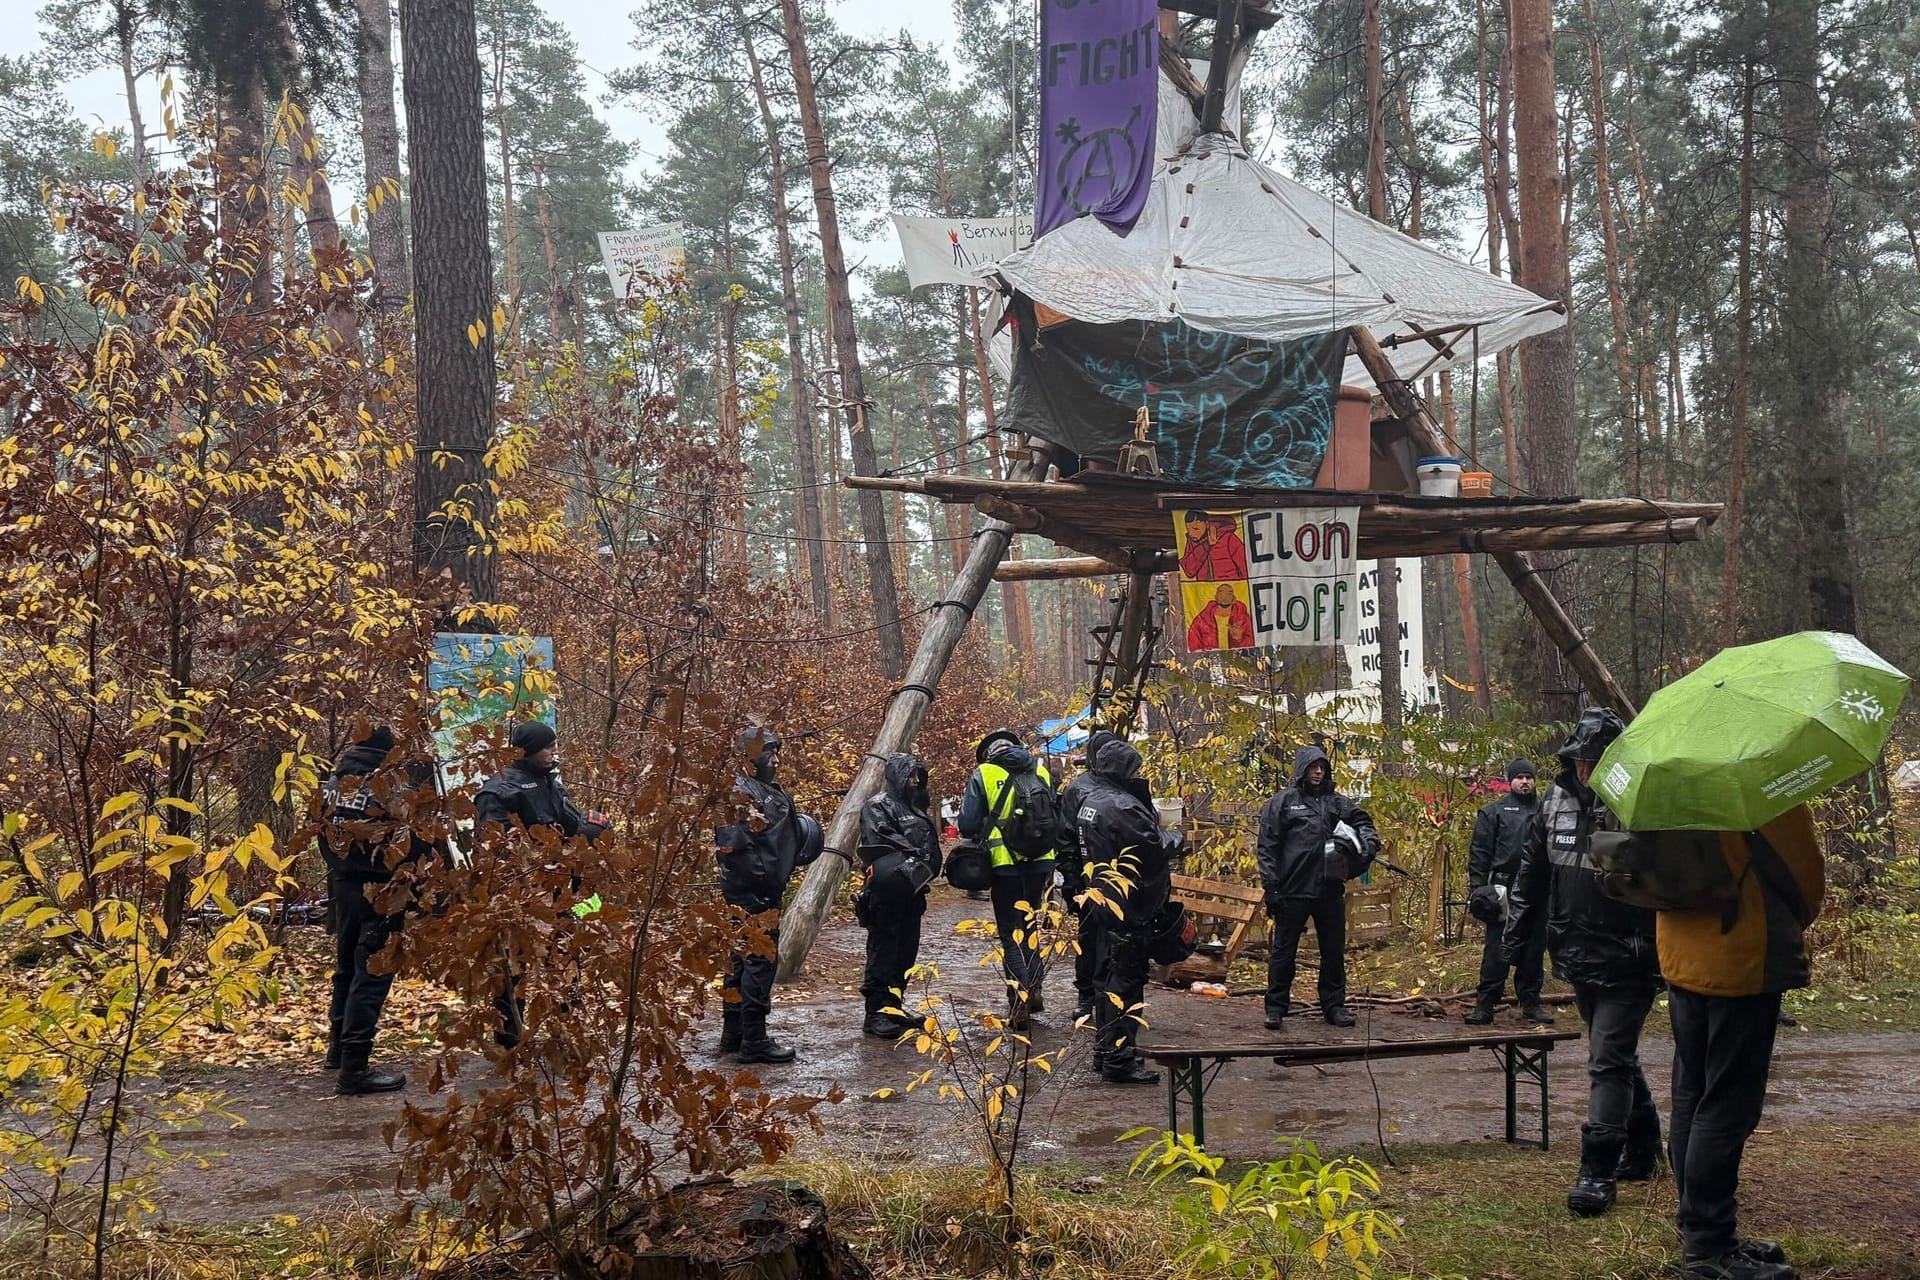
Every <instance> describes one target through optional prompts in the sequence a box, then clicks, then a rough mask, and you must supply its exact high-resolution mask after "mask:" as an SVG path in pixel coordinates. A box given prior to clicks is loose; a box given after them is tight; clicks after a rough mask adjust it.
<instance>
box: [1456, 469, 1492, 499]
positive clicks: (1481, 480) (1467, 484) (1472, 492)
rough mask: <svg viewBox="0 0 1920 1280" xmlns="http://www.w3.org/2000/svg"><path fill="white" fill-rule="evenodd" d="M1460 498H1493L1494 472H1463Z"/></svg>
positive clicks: (1461, 474)
mask: <svg viewBox="0 0 1920 1280" xmlns="http://www.w3.org/2000/svg"><path fill="white" fill-rule="evenodd" d="M1460 496H1461V497H1463V498H1491V497H1492V496H1493V472H1491V471H1462V472H1461V473H1460Z"/></svg>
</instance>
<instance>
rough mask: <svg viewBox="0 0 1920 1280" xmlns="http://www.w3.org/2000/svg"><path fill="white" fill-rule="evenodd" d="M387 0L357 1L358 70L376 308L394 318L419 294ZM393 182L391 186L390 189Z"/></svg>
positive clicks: (355, 64) (368, 224) (356, 65)
mask: <svg viewBox="0 0 1920 1280" xmlns="http://www.w3.org/2000/svg"><path fill="white" fill-rule="evenodd" d="M387 2H388V0H354V5H355V8H357V9H358V10H359V13H360V26H359V32H358V38H357V40H356V41H355V53H356V58H355V62H354V68H355V73H356V76H357V79H358V81H359V87H360V151H361V157H362V161H363V163H364V165H365V168H366V184H367V193H368V204H369V205H370V206H371V207H370V208H369V210H368V212H367V245H368V248H369V250H370V251H371V253H372V255H373V279H374V293H373V305H374V307H375V308H376V309H377V310H379V311H383V312H387V313H390V314H394V313H398V312H399V311H400V309H401V308H403V307H405V306H406V305H407V298H408V296H409V295H411V294H412V293H413V268H412V266H411V264H410V263H409V262H408V261H407V229H406V226H405V225H404V223H403V222H402V220H401V217H400V186H399V183H400V122H399V118H398V117H397V115H396V114H395V112H394V106H393V16H392V14H391V12H390V11H389V10H388V8H387ZM388 182H391V183H392V186H391V187H388V186H386V185H385V184H387V183H388ZM376 192H377V193H378V194H377V195H376V194H375V193H376Z"/></svg>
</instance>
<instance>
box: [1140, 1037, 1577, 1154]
mask: <svg viewBox="0 0 1920 1280" xmlns="http://www.w3.org/2000/svg"><path fill="white" fill-rule="evenodd" d="M1579 1038H1580V1033H1579V1032H1577V1031H1540V1030H1529V1031H1509V1032H1495V1033H1492V1034H1489V1035H1467V1036H1428V1037H1424V1038H1409V1039H1398V1040H1378V1039H1376V1040H1340V1041H1333V1042H1323V1043H1317V1044H1310V1043H1305V1042H1292V1043H1289V1042H1287V1041H1279V1040H1276V1041H1271V1042H1268V1043H1264V1044H1261V1043H1251V1042H1242V1043H1238V1044H1223V1045H1180V1044H1143V1045H1141V1046H1140V1049H1139V1052H1140V1054H1141V1056H1142V1057H1144V1058H1146V1059H1147V1060H1148V1061H1150V1062H1154V1063H1158V1064H1159V1065H1160V1066H1162V1067H1164V1068H1165V1069H1166V1072H1167V1127H1168V1128H1170V1129H1174V1130H1176V1131H1177V1130H1178V1129H1179V1128H1180V1098H1181V1095H1182V1094H1184V1095H1186V1098H1187V1102H1188V1105H1189V1106H1190V1107H1191V1108H1192V1110H1193V1140H1194V1142H1196V1143H1198V1144H1201V1145H1203V1146H1204V1145H1205V1143H1206V1140H1207V1118H1206V1098H1207V1087H1208V1086H1209V1085H1211V1084H1212V1083H1213V1079H1214V1077H1215V1076H1217V1075H1219V1074H1220V1069H1221V1068H1222V1067H1224V1066H1226V1065H1227V1063H1229V1062H1232V1061H1234V1060H1236V1059H1241V1058H1266V1059H1268V1060H1269V1061H1272V1062H1274V1063H1277V1064H1279V1065H1280V1066H1283V1067H1296V1066H1321V1065H1325V1064H1328V1063H1335V1062H1381V1061H1384V1060H1386V1059H1388V1058H1424V1057H1429V1056H1433V1055H1436V1054H1444V1053H1470V1052H1472V1051H1473V1050H1475V1049H1487V1050H1491V1051H1492V1053H1493V1055H1494V1057H1496V1058H1498V1059H1499V1060H1500V1066H1501V1069H1502V1072H1503V1073H1504V1074H1505V1076H1506V1081H1507V1141H1508V1142H1518V1141H1519V1140H1520V1137H1519V1083H1520V1077H1521V1076H1523V1075H1524V1076H1526V1077H1527V1078H1528V1079H1530V1080H1534V1081H1537V1082H1538V1083H1539V1085H1540V1149H1541V1150H1542V1151H1545V1150H1547V1143H1548V1111H1547V1104H1548V1098H1547V1054H1548V1053H1550V1052H1552V1050H1553V1046H1554V1045H1556V1044H1559V1043H1561V1042H1563V1041H1567V1040H1578V1039H1579Z"/></svg>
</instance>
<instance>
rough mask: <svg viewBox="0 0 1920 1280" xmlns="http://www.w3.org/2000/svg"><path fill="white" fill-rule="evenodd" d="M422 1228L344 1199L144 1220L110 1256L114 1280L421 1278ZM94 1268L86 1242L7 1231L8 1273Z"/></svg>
mask: <svg viewBox="0 0 1920 1280" xmlns="http://www.w3.org/2000/svg"><path fill="white" fill-rule="evenodd" d="M420 1241H421V1236H420V1233H419V1232H418V1231H417V1230H416V1229H414V1228H410V1227H396V1226H395V1225H394V1224H393V1220H392V1217H391V1216H390V1215H389V1214H385V1213H374V1212H372V1211H370V1210H367V1209H362V1208H358V1207H354V1206H342V1207H340V1208H337V1209H328V1210H326V1211H324V1212H320V1213H315V1214H311V1215H309V1216H307V1217H304V1218H302V1217H295V1216H294V1215H292V1214H276V1215H274V1216H273V1217H271V1218H267V1219H263V1220H261V1221H259V1222H251V1223H233V1224H230V1225H224V1226H217V1227H182V1228H164V1227H153V1226H149V1227H144V1228H142V1229H140V1230H139V1231H138V1232H137V1233H135V1234H132V1235H129V1236H127V1237H125V1238H123V1239H121V1240H119V1241H117V1242H116V1243H115V1245H114V1247H113V1249H112V1250H111V1251H110V1252H109V1253H108V1255H107V1266H106V1275H107V1277H108V1280H267V1278H269V1277H271V1278H272V1280H413V1277H415V1276H416V1275H417V1274H418V1271H419V1268H418V1258H417V1249H418V1245H419V1244H420ZM92 1274H93V1259H92V1255H91V1254H90V1253H89V1252H88V1251H87V1249H86V1245H85V1242H84V1241H72V1242H69V1241H56V1242H55V1243H54V1244H53V1246H52V1248H51V1249H50V1250H49V1251H48V1254H47V1256H46V1257H45V1258H44V1259H43V1258H41V1257H40V1254H39V1248H38V1243H37V1240H35V1239H30V1238H28V1237H27V1236H26V1235H24V1234H22V1233H15V1234H13V1235H10V1236H6V1237H0V1280H77V1278H78V1277H82V1276H91V1275H92Z"/></svg>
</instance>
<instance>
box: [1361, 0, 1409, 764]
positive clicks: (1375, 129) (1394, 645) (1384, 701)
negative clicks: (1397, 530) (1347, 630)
mask: <svg viewBox="0 0 1920 1280" xmlns="http://www.w3.org/2000/svg"><path fill="white" fill-rule="evenodd" d="M1360 22H1361V35H1362V40H1363V42H1364V44H1365V46H1366V67H1367V71H1366V93H1367V216H1368V217H1370V218H1372V219H1373V220H1374V221H1375V222H1382V223H1384V222H1387V221H1388V220H1389V219H1388V215H1387V104H1386V89H1385V85H1384V83H1383V82H1384V76H1383V74H1382V61H1381V56H1382V50H1381V47H1380V42H1381V32H1380V0H1362V5H1361V10H1360ZM1399 572H1400V566H1399V563H1398V562H1397V561H1393V560H1382V561H1380V562H1379V582H1380V589H1379V591H1378V593H1377V595H1376V599H1377V600H1378V602H1379V606H1380V633H1379V641H1380V728H1381V731H1382V733H1384V734H1385V736H1386V751H1387V754H1388V755H1389V756H1392V755H1395V754H1397V753H1398V751H1399V742H1400V729H1401V722H1402V712H1403V711H1404V709H1405V707H1406V700H1405V695H1404V692H1403V690H1402V689H1401V682H1400V661H1401V658H1400V592H1399V588H1398V582H1399Z"/></svg>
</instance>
